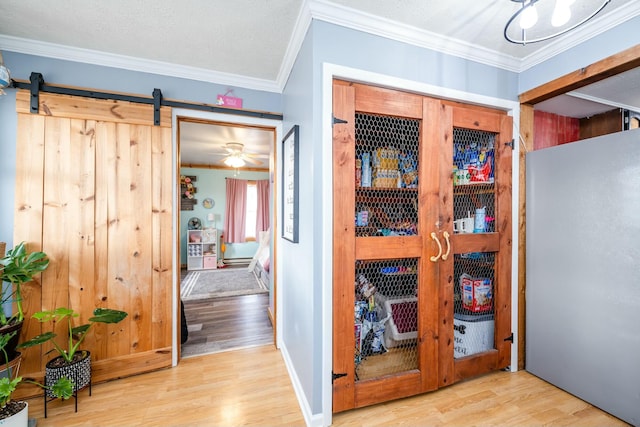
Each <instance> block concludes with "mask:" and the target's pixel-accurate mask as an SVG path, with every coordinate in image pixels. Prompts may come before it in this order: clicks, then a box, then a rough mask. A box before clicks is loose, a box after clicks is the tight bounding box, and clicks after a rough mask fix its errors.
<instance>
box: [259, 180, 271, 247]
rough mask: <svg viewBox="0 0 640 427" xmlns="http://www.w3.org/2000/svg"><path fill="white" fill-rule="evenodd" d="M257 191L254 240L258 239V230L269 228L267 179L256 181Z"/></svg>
mask: <svg viewBox="0 0 640 427" xmlns="http://www.w3.org/2000/svg"><path fill="white" fill-rule="evenodd" d="M256 190H257V193H258V212H257V214H256V240H259V239H260V232H261V231H267V230H268V229H269V225H270V224H269V180H268V179H261V180H260V181H256Z"/></svg>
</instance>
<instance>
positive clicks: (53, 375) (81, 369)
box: [18, 307, 127, 397]
mask: <svg viewBox="0 0 640 427" xmlns="http://www.w3.org/2000/svg"><path fill="white" fill-rule="evenodd" d="M79 316H80V315H79V314H78V313H76V312H75V311H73V310H72V309H70V308H66V307H59V308H56V309H55V310H49V311H40V312H38V313H35V314H34V315H33V318H35V319H37V320H39V321H40V322H54V323H57V322H62V321H66V322H67V333H66V337H65V338H62V337H61V338H60V342H58V341H56V340H55V338H56V337H57V335H56V334H55V333H54V332H45V333H44V334H41V335H38V336H36V337H33V338H31V339H30V340H28V341H26V342H24V343H22V344H20V345H19V346H18V348H28V347H32V346H35V345H39V344H44V343H46V342H49V341H50V342H51V343H52V344H53V349H52V350H51V351H56V352H57V353H58V356H57V357H55V358H53V359H51V360H49V361H48V362H47V364H46V365H45V377H44V379H45V387H46V394H47V396H48V397H54V396H53V393H52V391H51V389H50V388H51V387H53V385H54V384H55V383H56V382H57V381H58V379H60V378H62V377H68V378H71V379H73V380H74V387H73V391H74V392H76V391H78V390H80V389H82V388H84V387H86V386H87V385H90V384H91V353H90V352H89V351H88V350H80V344H82V342H83V341H84V339H85V338H86V337H87V333H88V332H89V329H90V328H91V326H92V325H93V324H95V323H118V322H120V321H122V320H123V319H124V318H125V317H127V313H125V312H124V311H119V310H113V309H110V308H96V309H95V310H94V311H93V317H90V318H89V323H86V324H84V325H80V326H75V327H74V326H73V319H74V318H76V317H79ZM63 339H64V340H66V342H65V343H64V344H62V340H63Z"/></svg>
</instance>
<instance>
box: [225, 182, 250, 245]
mask: <svg viewBox="0 0 640 427" xmlns="http://www.w3.org/2000/svg"><path fill="white" fill-rule="evenodd" d="M246 214H247V181H246V180H244V179H233V178H227V205H226V207H225V210H224V241H225V242H228V243H244V242H245V241H246V240H245V235H244V230H245V221H246V218H245V217H246V216H247V215H246Z"/></svg>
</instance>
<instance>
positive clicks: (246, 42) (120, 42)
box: [0, 0, 640, 163]
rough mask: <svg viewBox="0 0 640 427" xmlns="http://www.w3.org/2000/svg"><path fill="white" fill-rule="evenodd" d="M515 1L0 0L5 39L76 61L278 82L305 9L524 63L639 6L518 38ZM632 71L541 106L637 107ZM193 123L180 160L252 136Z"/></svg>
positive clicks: (257, 85) (579, 4) (584, 4)
mask: <svg viewBox="0 0 640 427" xmlns="http://www.w3.org/2000/svg"><path fill="white" fill-rule="evenodd" d="M603 1H604V0H576V2H575V4H574V6H573V7H574V8H575V10H576V11H577V10H578V9H580V8H592V7H595V6H596V5H598V4H602V3H603ZM552 2H553V0H539V3H538V4H539V5H545V4H551V3H552ZM519 7H520V6H519V3H516V2H514V1H511V0H473V1H472V0H393V1H390V0H332V1H328V0H183V1H175V0H136V1H130V0H109V1H105V0H55V1H54V0H0V50H12V51H16V52H22V53H29V54H36V55H43V56H51V57H58V58H62V59H72V60H79V61H82V60H84V58H85V57H87V58H88V57H90V58H91V61H92V63H97V64H100V65H107V66H110V65H111V66H124V67H126V66H127V65H128V64H129V65H131V64H133V65H131V67H132V69H136V70H139V71H149V72H157V73H161V74H166V75H175V76H177V77H187V78H193V79H196V80H203V81H214V82H217V83H219V84H224V85H231V86H242V87H247V88H253V89H259V90H270V91H274V92H278V91H280V90H281V89H282V87H283V85H284V82H285V81H286V78H287V76H288V72H289V69H290V67H291V66H292V64H293V59H294V57H295V54H296V49H297V46H299V43H300V42H301V40H302V38H303V37H304V34H305V31H306V28H307V25H308V23H309V21H310V19H319V20H323V21H327V22H331V23H335V24H339V25H343V26H347V27H350V28H354V29H358V30H361V31H366V32H369V33H372V34H377V35H381V36H385V37H392V38H396V39H398V40H402V41H406V42H408V43H413V44H416V45H419V46H424V47H428V48H431V49H436V50H439V51H443V52H448V53H451V54H453V55H457V56H461V57H463V58H467V59H471V60H475V61H479V62H483V63H487V64H490V65H494V66H500V67H503V68H505V69H511V70H515V71H521V70H523V69H526V68H528V67H531V66H533V65H535V64H537V63H539V62H541V61H543V60H545V59H547V58H549V57H550V56H553V55H554V54H557V53H559V52H561V51H562V50H564V49H566V48H567V47H570V46H572V45H573V44H576V43H579V42H580V41H582V40H584V39H585V38H587V37H590V36H593V35H595V34H597V33H598V32H602V31H605V30H606V29H608V28H610V26H612V25H616V24H618V23H621V22H624V20H626V19H630V18H632V17H633V16H637V15H640V0H610V2H609V3H608V4H607V6H606V7H605V8H604V10H603V12H602V13H601V14H599V15H598V16H597V17H596V18H594V19H593V20H591V21H589V22H588V23H587V24H586V25H584V26H582V27H581V28H579V29H577V30H575V31H573V32H572V33H570V34H569V35H566V36H561V37H558V38H556V39H554V40H551V41H547V42H541V43H533V44H528V45H526V46H521V45H516V44H512V43H509V42H507V41H506V40H505V39H504V37H503V30H504V25H505V23H506V22H507V21H508V19H509V17H510V16H511V15H512V14H513V13H514V12H516V11H517V10H518V8H519ZM541 21H542V19H541ZM540 24H542V22H540ZM86 62H89V61H86ZM9 68H10V64H9ZM639 80H640V76H638V75H637V74H631V75H629V76H628V77H627V78H624V79H617V80H612V81H610V82H609V83H604V82H602V83H600V84H598V85H596V86H593V87H590V88H584V89H581V90H580V91H576V92H574V93H572V94H569V95H563V96H561V97H558V98H557V99H554V100H550V101H546V102H545V103H544V104H542V105H539V106H536V108H539V109H544V110H546V111H551V112H557V113H559V114H564V115H572V114H573V115H574V116H576V115H582V116H583V117H584V116H587V115H591V114H595V113H597V112H599V111H604V110H606V109H608V108H609V107H610V106H611V105H619V104H620V105H627V106H631V107H637V108H636V109H640V90H638V87H637V82H638V81H639ZM567 111H570V112H573V113H567ZM197 128H198V129H200V130H201V131H202V132H208V131H207V129H209V131H211V132H215V133H216V134H215V135H195V131H194V136H193V143H192V144H191V143H190V139H189V138H187V137H186V136H185V137H184V138H183V140H182V145H181V147H182V149H183V151H182V154H183V161H187V162H190V163H191V161H190V160H191V159H194V160H197V159H202V158H204V157H203V156H204V155H205V153H204V152H201V151H193V152H189V151H188V150H189V147H191V146H192V145H193V146H194V147H197V146H201V144H198V139H200V140H202V139H209V140H218V141H221V140H222V139H223V138H224V139H228V140H241V139H242V138H248V136H247V135H244V134H233V135H230V134H229V132H230V129H229V128H221V129H218V128H216V127H215V126H212V127H209V128H207V127H206V126H199V127H197ZM234 129H237V128H234ZM244 132H246V129H245V130H244ZM264 136H265V140H264V141H263V142H262V144H256V145H253V146H252V147H249V148H250V149H252V150H255V151H256V152H264V151H265V150H267V149H268V147H269V146H270V145H271V144H272V140H273V138H272V137H273V135H272V134H271V133H269V132H266V133H265V135H264ZM228 142H231V141H228Z"/></svg>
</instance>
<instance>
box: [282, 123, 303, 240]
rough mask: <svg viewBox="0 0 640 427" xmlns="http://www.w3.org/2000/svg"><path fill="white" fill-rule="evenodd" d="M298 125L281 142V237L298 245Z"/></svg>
mask: <svg viewBox="0 0 640 427" xmlns="http://www.w3.org/2000/svg"><path fill="white" fill-rule="evenodd" d="M298 138H299V137H298V125H295V126H293V127H292V128H291V130H290V131H289V132H287V135H286V136H285V137H284V139H283V140H282V237H283V238H284V239H287V240H289V241H291V242H293V243H298V179H299V174H298V167H299V165H298V163H299V141H298Z"/></svg>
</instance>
